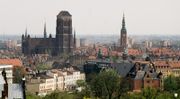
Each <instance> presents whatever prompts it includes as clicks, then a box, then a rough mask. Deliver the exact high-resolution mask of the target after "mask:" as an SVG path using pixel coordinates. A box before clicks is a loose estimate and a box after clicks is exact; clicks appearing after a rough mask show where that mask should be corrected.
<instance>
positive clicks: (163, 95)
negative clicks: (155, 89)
mask: <svg viewBox="0 0 180 99" xmlns="http://www.w3.org/2000/svg"><path fill="white" fill-rule="evenodd" d="M156 99H173V94H172V93H169V92H159V95H158V96H157V98H156Z"/></svg>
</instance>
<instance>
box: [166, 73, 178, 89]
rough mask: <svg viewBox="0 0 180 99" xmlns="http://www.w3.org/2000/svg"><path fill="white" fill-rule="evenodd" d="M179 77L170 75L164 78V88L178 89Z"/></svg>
mask: <svg viewBox="0 0 180 99" xmlns="http://www.w3.org/2000/svg"><path fill="white" fill-rule="evenodd" d="M178 86H179V85H178V84H177V79H176V78H175V77H174V76H172V75H170V76H168V77H167V78H165V79H164V90H166V91H171V92H172V91H176V90H177V88H178Z"/></svg>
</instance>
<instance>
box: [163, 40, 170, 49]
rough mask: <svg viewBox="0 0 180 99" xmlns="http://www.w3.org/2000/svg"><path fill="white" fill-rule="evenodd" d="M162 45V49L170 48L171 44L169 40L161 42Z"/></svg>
mask: <svg viewBox="0 0 180 99" xmlns="http://www.w3.org/2000/svg"><path fill="white" fill-rule="evenodd" d="M160 45H161V47H169V46H170V45H171V43H170V41H168V40H163V41H160Z"/></svg>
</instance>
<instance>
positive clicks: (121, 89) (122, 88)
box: [117, 78, 131, 99]
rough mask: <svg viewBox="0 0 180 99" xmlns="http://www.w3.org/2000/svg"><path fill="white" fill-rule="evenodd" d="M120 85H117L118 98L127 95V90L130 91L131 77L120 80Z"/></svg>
mask: <svg viewBox="0 0 180 99" xmlns="http://www.w3.org/2000/svg"><path fill="white" fill-rule="evenodd" d="M119 83H120V84H119V86H118V87H117V97H118V99H119V98H120V97H121V96H122V95H127V92H128V91H130V88H131V86H130V83H129V79H127V78H121V79H120V82H119Z"/></svg>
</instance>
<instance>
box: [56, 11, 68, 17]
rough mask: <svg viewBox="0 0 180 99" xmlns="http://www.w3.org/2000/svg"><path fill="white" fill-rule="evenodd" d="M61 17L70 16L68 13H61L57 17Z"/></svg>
mask: <svg viewBox="0 0 180 99" xmlns="http://www.w3.org/2000/svg"><path fill="white" fill-rule="evenodd" d="M61 16H71V14H70V13H69V12H68V11H61V12H60V13H59V14H58V15H57V17H61Z"/></svg>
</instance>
